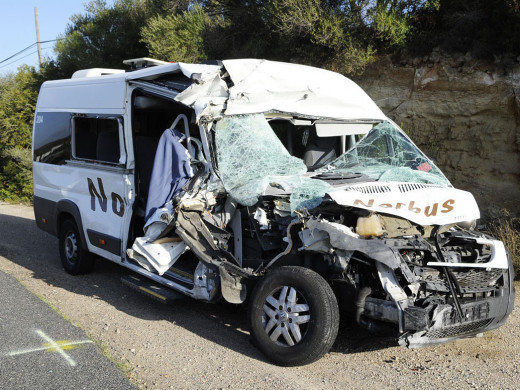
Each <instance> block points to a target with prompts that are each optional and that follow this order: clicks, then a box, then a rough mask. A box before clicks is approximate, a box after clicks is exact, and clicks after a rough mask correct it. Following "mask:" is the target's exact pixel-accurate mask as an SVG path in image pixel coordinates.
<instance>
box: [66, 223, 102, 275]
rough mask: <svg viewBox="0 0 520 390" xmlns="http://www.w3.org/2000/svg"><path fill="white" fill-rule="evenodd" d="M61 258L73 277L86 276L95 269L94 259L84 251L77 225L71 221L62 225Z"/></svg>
mask: <svg viewBox="0 0 520 390" xmlns="http://www.w3.org/2000/svg"><path fill="white" fill-rule="evenodd" d="M59 245H60V258H61V264H62V265H63V268H65V271H67V272H68V273H69V274H71V275H79V274H86V273H88V272H90V271H92V268H93V267H94V257H93V256H92V254H91V253H89V252H88V251H86V250H85V249H83V245H82V243H81V237H80V236H79V230H78V227H77V226H76V223H75V222H74V221H72V220H70V219H67V220H65V221H64V222H63V223H62V224H61V228H60V235H59Z"/></svg>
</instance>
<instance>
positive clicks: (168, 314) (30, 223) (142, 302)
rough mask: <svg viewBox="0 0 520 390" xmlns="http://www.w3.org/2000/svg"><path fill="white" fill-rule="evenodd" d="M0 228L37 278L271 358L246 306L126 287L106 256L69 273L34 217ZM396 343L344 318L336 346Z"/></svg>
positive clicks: (1, 242) (12, 253) (2, 251)
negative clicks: (158, 296)
mask: <svg viewBox="0 0 520 390" xmlns="http://www.w3.org/2000/svg"><path fill="white" fill-rule="evenodd" d="M0 231H1V232H3V233H2V234H1V235H0V256H3V257H5V258H6V259H7V260H9V261H11V262H13V263H15V264H18V265H19V266H22V267H24V268H26V269H28V270H30V271H31V272H32V274H33V275H32V277H33V278H35V279H41V280H43V281H45V283H46V284H48V285H50V286H55V287H58V288H62V289H65V290H68V291H70V292H73V293H75V294H81V295H84V296H88V297H95V298H97V299H100V300H102V301H104V302H106V303H108V304H110V305H112V306H114V307H115V308H116V309H117V310H120V311H122V312H124V313H126V314H128V315H131V316H133V317H136V318H141V319H143V320H147V321H161V320H165V321H169V322H171V323H175V325H178V326H181V327H183V328H184V329H186V330H188V331H190V332H193V333H195V334H197V335H198V336H200V337H202V338H205V339H208V340H210V341H213V342H215V343H217V344H219V345H221V346H223V347H225V348H228V349H231V350H234V351H236V352H239V353H240V354H243V355H246V356H248V357H250V358H253V359H256V360H261V361H266V360H265V358H264V357H263V355H261V354H260V352H258V350H257V349H256V348H254V347H253V346H252V345H251V343H250V336H249V332H248V324H247V307H246V306H245V305H241V306H236V305H232V304H228V303H226V302H220V303H217V304H207V303H203V302H199V301H196V300H193V299H191V298H189V297H185V298H180V299H179V300H176V301H175V302H174V303H172V304H170V305H165V304H162V303H159V302H156V301H154V300H152V299H150V298H148V297H146V296H144V295H141V294H139V293H138V292H136V291H134V290H131V289H130V288H128V287H126V286H124V285H123V284H122V283H121V277H122V276H123V275H127V274H129V273H130V272H131V271H129V270H127V269H125V268H123V267H121V266H118V265H117V264H115V263H112V262H111V261H108V260H104V259H102V258H97V260H96V266H95V269H94V271H93V272H92V273H90V274H88V275H81V276H72V275H69V274H67V273H66V272H65V271H64V270H63V268H62V266H61V262H60V259H59V253H58V240H57V238H55V237H53V236H51V235H49V234H47V233H45V232H43V231H41V230H39V229H38V228H37V227H36V224H35V222H34V220H32V219H27V218H22V217H15V216H10V215H5V214H0ZM58 306H59V305H58ZM394 345H395V341H393V340H392V339H390V338H384V337H374V336H371V335H369V334H368V333H366V332H365V331H363V330H361V329H359V328H358V327H357V326H356V325H355V324H353V323H352V322H351V321H342V323H341V327H340V332H339V335H338V338H337V340H336V343H335V344H334V346H333V348H332V351H333V352H337V353H360V352H365V351H372V350H378V349H386V348H389V347H392V346H394Z"/></svg>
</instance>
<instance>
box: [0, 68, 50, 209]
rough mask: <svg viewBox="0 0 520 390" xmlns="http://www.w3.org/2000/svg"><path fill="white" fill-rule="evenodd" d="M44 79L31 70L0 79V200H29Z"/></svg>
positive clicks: (26, 69) (19, 70) (27, 69)
mask: <svg viewBox="0 0 520 390" xmlns="http://www.w3.org/2000/svg"><path fill="white" fill-rule="evenodd" d="M42 82H43V79H42V77H41V74H40V73H38V72H36V70H35V69H34V68H33V67H29V66H22V67H20V68H19V69H18V72H17V73H16V74H10V75H7V76H5V77H2V78H0V198H1V199H9V200H15V201H29V200H30V199H32V176H31V164H32V159H31V138H32V137H31V135H32V124H33V117H34V109H35V106H36V99H37V96H38V90H39V88H40V85H41V83H42Z"/></svg>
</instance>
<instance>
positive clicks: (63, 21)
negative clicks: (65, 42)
mask: <svg viewBox="0 0 520 390" xmlns="http://www.w3.org/2000/svg"><path fill="white" fill-rule="evenodd" d="M88 2H89V1H88V0H0V62H1V63H0V75H3V74H6V73H9V72H16V69H17V68H18V66H20V65H23V64H28V65H33V66H35V67H38V52H37V47H36V45H34V46H33V47H31V48H30V49H28V50H27V51H24V52H23V53H21V54H20V55H18V56H16V57H14V58H12V59H10V60H8V61H5V62H2V61H4V60H5V59H6V58H8V57H10V56H12V55H13V54H15V53H17V52H19V51H21V50H23V49H25V48H26V47H27V46H30V45H32V44H33V43H36V41H37V39H36V27H35V19H34V7H37V8H38V21H39V26H40V41H47V40H52V39H56V38H57V36H58V35H60V34H63V33H64V32H65V28H66V27H67V24H69V23H70V17H71V16H72V15H74V14H77V13H84V12H85V7H84V5H85V4H87V3H88ZM111 3H112V1H107V4H111ZM53 47H54V42H49V43H43V44H42V55H43V56H44V57H45V56H47V57H50V58H52V57H54V52H53ZM22 57H23V58H22Z"/></svg>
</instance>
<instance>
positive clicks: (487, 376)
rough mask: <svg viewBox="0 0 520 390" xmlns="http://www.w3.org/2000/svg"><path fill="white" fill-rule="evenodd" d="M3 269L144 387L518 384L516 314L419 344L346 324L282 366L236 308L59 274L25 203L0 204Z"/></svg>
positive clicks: (99, 276) (113, 275) (97, 275)
mask: <svg viewBox="0 0 520 390" xmlns="http://www.w3.org/2000/svg"><path fill="white" fill-rule="evenodd" d="M0 269H1V270H3V271H4V272H7V273H9V274H11V275H12V276H14V277H16V278H17V279H19V280H20V281H21V282H22V283H23V285H24V286H25V287H26V288H27V289H28V290H30V291H31V292H33V293H34V294H37V295H39V296H40V297H42V298H43V299H44V300H45V301H46V302H48V303H49V304H51V305H52V306H53V307H55V308H56V310H57V311H58V312H59V313H61V314H62V315H63V316H65V317H66V318H67V319H69V320H70V321H71V322H72V323H74V324H76V325H78V326H80V327H81V328H82V329H83V330H85V332H86V333H87V334H88V335H89V336H90V337H91V338H92V339H93V340H95V341H96V342H97V343H99V344H100V345H103V347H104V348H105V350H106V351H107V353H108V354H109V355H110V356H111V357H112V358H113V359H114V360H115V361H116V362H118V363H119V364H120V365H121V366H122V367H124V369H125V371H126V373H127V375H128V376H129V377H130V379H131V380H132V381H133V382H134V383H136V384H137V385H138V386H139V387H141V388H143V389H193V388H197V389H273V388H276V389H344V388H351V389H365V388H367V387H371V388H376V389H417V388H420V389H439V388H450V389H517V388H519V384H518V383H519V382H518V378H519V374H520V373H519V364H520V344H519V343H518V341H517V340H519V336H520V315H519V314H518V311H517V310H515V311H513V313H512V315H511V316H510V317H509V319H508V321H507V323H506V325H504V326H503V327H501V328H499V329H498V330H495V331H492V332H488V333H485V334H484V335H483V337H480V338H473V339H466V340H460V341H457V342H453V343H450V344H445V345H438V346H430V347H425V348H421V349H406V348H402V347H397V346H395V343H394V342H393V340H391V339H388V338H381V337H374V336H370V335H368V334H367V333H366V332H364V331H362V330H359V329H357V328H356V327H355V326H352V325H351V324H350V323H349V322H348V321H344V322H343V323H342V324H341V328H340V333H339V336H338V339H337V341H336V343H335V344H334V346H333V348H332V350H331V352H330V353H328V354H327V355H325V356H324V357H323V358H322V359H321V360H319V361H318V362H316V363H313V364H311V365H308V366H304V367H293V368H282V367H277V366H274V365H272V364H270V363H269V362H268V361H266V360H265V359H264V357H263V356H262V355H261V354H260V353H259V352H258V351H257V350H256V349H255V347H254V346H253V345H252V344H251V343H250V338H249V332H248V327H247V321H246V309H245V308H244V307H242V306H234V305H230V304H226V303H219V304H213V305H212V304H205V303H201V302H197V301H194V300H191V299H189V298H182V299H180V300H178V301H175V302H174V303H173V304H171V305H164V304H161V303H159V302H156V301H154V300H151V299H149V298H147V297H146V296H144V295H141V294H139V293H137V292H135V291H133V290H131V289H129V288H128V287H125V286H123V285H122V283H121V281H120V278H121V276H123V275H125V274H126V273H127V271H126V270H125V269H124V268H122V267H119V266H118V265H117V264H114V263H111V262H109V261H106V260H102V259H100V260H98V261H97V264H96V268H95V270H94V272H93V273H91V274H89V275H84V276H79V277H74V276H70V275H68V274H66V273H65V271H63V269H62V268H61V264H60V260H59V255H58V245H57V239H56V238H54V237H52V236H50V235H48V234H46V233H44V232H42V231H40V230H39V229H37V227H36V225H35V223H34V216H33V211H32V209H31V208H30V207H27V206H22V205H7V204H0ZM517 291H518V286H517ZM517 299H518V298H517Z"/></svg>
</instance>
